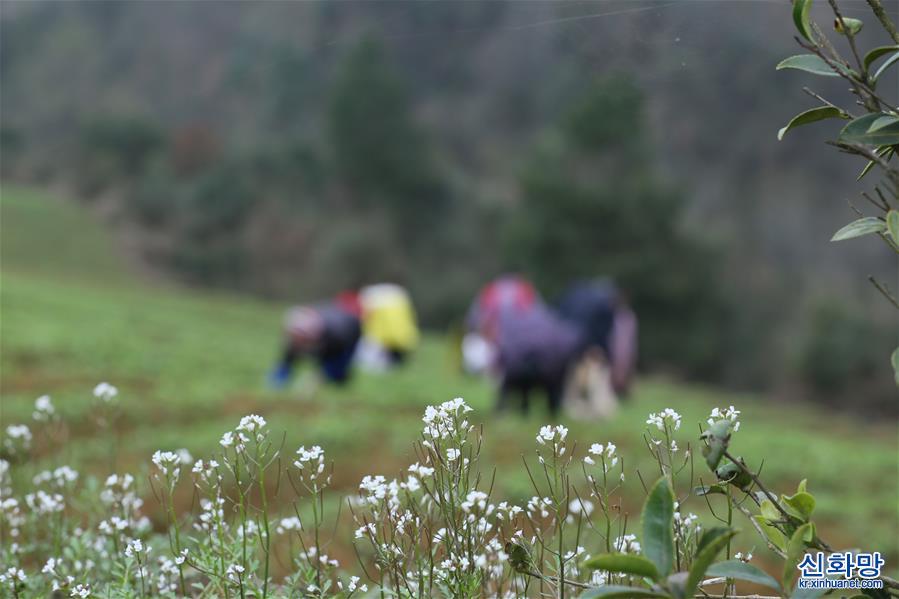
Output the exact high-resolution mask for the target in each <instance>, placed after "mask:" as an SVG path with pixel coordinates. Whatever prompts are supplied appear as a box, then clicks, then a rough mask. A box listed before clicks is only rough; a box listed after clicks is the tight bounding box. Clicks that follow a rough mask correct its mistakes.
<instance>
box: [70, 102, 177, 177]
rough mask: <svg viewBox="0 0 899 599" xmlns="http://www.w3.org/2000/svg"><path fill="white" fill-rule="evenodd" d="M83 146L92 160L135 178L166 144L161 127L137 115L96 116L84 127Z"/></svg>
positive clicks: (120, 173) (118, 173) (119, 173)
mask: <svg viewBox="0 0 899 599" xmlns="http://www.w3.org/2000/svg"><path fill="white" fill-rule="evenodd" d="M82 145H83V147H84V149H85V151H86V152H88V153H89V154H92V155H93V157H94V158H95V160H98V161H102V162H105V163H108V164H111V165H112V166H113V167H114V168H115V170H116V171H117V173H116V174H117V175H119V176H121V175H124V176H126V177H134V176H136V175H138V174H139V173H140V171H141V169H142V168H143V167H144V166H145V165H146V164H147V162H148V160H149V159H150V158H152V156H153V155H154V154H155V153H156V152H158V151H160V150H161V149H162V147H163V146H164V145H165V136H164V134H163V132H162V129H161V128H160V127H159V126H158V125H156V124H155V123H153V122H152V121H150V120H148V119H144V118H142V117H137V116H109V117H97V118H94V119H93V120H91V121H90V122H89V123H88V124H87V125H86V126H85V128H84V131H83V135H82Z"/></svg>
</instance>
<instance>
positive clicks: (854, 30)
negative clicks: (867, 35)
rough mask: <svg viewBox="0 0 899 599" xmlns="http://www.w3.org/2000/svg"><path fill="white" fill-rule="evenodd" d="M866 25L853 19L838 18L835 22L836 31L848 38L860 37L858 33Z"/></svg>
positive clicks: (859, 20)
mask: <svg viewBox="0 0 899 599" xmlns="http://www.w3.org/2000/svg"><path fill="white" fill-rule="evenodd" d="M864 25H865V24H864V23H863V22H862V20H861V19H853V18H851V17H842V19H839V18H837V19H834V20H833V29H834V31H836V32H837V33H842V34H843V35H848V36H854V35H858V32H859V31H861V30H862V27H864Z"/></svg>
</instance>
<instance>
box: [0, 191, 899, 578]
mask: <svg viewBox="0 0 899 599" xmlns="http://www.w3.org/2000/svg"><path fill="white" fill-rule="evenodd" d="M0 224H2V229H0V235H2V237H0V240H2V245H0V250H2V265H0V266H2V268H0V285H2V290H0V303H2V312H0V318H2V321H0V327H2V328H0V350H2V358H0V396H2V422H3V426H4V427H5V426H7V425H9V424H13V423H17V422H25V421H28V420H29V419H30V415H31V411H32V406H33V402H34V399H35V398H36V397H38V396H39V395H42V394H50V395H51V396H52V398H53V400H54V403H55V404H56V405H57V408H58V409H59V410H60V411H61V412H62V413H64V414H65V417H66V419H67V420H69V421H70V422H72V423H73V424H72V427H71V433H70V434H71V437H70V439H69V441H68V443H66V445H65V447H64V448H63V449H62V450H61V452H59V453H56V454H47V453H44V454H42V455H40V456H38V458H37V460H38V461H37V463H34V464H30V465H28V467H29V468H38V467H40V466H43V465H49V464H59V463H69V464H71V465H72V466H74V467H76V468H79V469H81V470H82V471H87V472H91V473H94V474H96V475H105V474H106V473H107V472H108V470H109V468H110V464H109V461H110V458H109V456H110V450H111V448H112V447H115V448H116V457H115V461H116V464H115V467H116V468H117V469H118V470H119V471H124V470H129V471H132V472H135V473H139V472H145V471H146V468H147V464H149V458H150V455H151V453H152V452H153V451H154V450H156V449H176V448H181V447H185V448H187V449H188V450H190V452H191V453H192V454H193V455H194V456H195V457H205V456H206V455H208V454H209V453H210V452H212V451H214V450H215V449H216V448H217V441H218V439H219V437H220V436H221V434H222V432H224V431H225V430H230V429H232V428H233V427H234V426H235V425H236V424H237V422H238V420H239V419H240V417H241V416H243V415H245V414H248V413H259V414H262V415H264V416H265V417H266V418H267V419H268V421H269V423H270V425H271V427H272V429H273V430H274V431H284V433H285V434H286V449H287V450H288V451H289V452H291V453H292V451H293V450H292V449H291V448H295V447H296V446H298V445H300V444H306V445H309V444H319V445H321V446H323V447H324V448H325V450H326V452H327V454H328V456H329V458H330V459H332V460H333V461H334V463H335V471H336V479H335V480H336V487H337V489H338V490H339V491H344V492H347V493H349V492H352V490H353V489H354V488H355V487H356V485H357V484H358V482H359V479H360V478H361V477H362V476H363V475H364V474H369V473H372V474H374V473H380V474H385V475H388V476H390V475H396V474H398V473H399V471H400V470H401V469H403V467H404V465H406V464H408V463H410V461H411V447H410V446H411V442H412V441H413V440H414V439H415V438H416V436H417V434H418V431H419V430H420V424H421V420H420V419H421V413H422V411H423V409H424V407H425V406H426V405H428V404H434V403H438V402H441V401H444V400H446V399H450V398H452V397H455V396H463V397H465V398H466V400H467V401H468V402H469V403H470V404H471V405H472V406H473V407H474V408H475V409H476V412H475V416H476V418H475V420H476V421H483V422H484V424H485V443H486V444H485V456H486V463H487V464H491V465H495V466H496V467H497V484H496V493H497V495H500V496H505V497H509V498H513V499H521V498H523V497H529V496H530V495H532V493H531V491H530V488H529V484H528V479H527V477H526V475H525V473H524V470H523V468H522V467H521V457H520V456H521V454H522V453H528V452H530V451H531V449H532V448H533V440H534V434H535V432H536V430H537V429H538V428H539V426H540V425H541V424H543V423H544V420H545V415H544V414H542V413H540V410H534V411H533V413H532V415H531V417H530V418H529V419H521V418H518V417H513V416H505V417H503V418H497V417H494V416H493V415H492V413H491V410H490V408H491V403H492V391H491V388H490V387H489V385H488V384H487V383H485V382H482V381H479V380H474V379H471V378H466V377H463V376H461V375H460V374H458V373H457V372H456V369H455V368H454V367H453V360H452V358H451V352H450V351H449V348H448V346H447V344H446V342H445V341H444V340H443V338H441V337H439V336H436V335H434V336H430V337H428V338H427V339H426V341H425V343H424V345H423V347H422V348H421V350H420V351H419V352H418V354H417V355H416V356H415V357H414V359H413V360H412V361H411V362H410V363H409V364H408V366H407V367H405V368H404V369H402V370H400V371H397V372H394V373H389V374H384V375H362V376H359V377H357V379H356V380H355V381H354V382H353V383H352V384H351V385H350V386H349V387H348V388H345V389H334V388H319V389H312V388H310V387H306V386H304V383H303V382H302V381H300V382H298V384H297V385H295V386H294V387H293V388H292V389H290V390H288V391H283V392H273V391H270V390H267V389H266V387H265V384H264V380H265V375H266V372H267V371H268V369H269V368H270V367H271V366H272V364H273V361H274V359H275V357H276V354H277V351H278V345H279V342H280V320H281V313H282V310H283V308H284V306H282V305H276V304H271V303H263V302H260V301H256V300H252V299H246V298H238V297H230V296H226V295H221V294H212V293H208V292H199V291H195V290H187V289H182V288H176V287H160V286H158V285H157V286H155V287H154V286H151V285H150V284H149V283H146V282H142V281H141V280H140V279H139V278H138V277H137V276H135V275H134V274H132V273H131V272H129V269H128V267H127V265H126V263H125V260H123V259H120V256H119V254H118V252H117V251H116V248H115V244H114V243H113V241H112V240H111V238H110V236H109V235H108V233H107V232H105V231H104V229H103V228H102V227H100V226H98V224H97V223H96V222H94V221H93V220H92V219H91V218H89V217H88V215H87V214H86V213H85V212H84V211H83V210H82V209H81V208H80V207H79V206H78V205H76V204H75V203H71V202H64V201H62V200H59V199H57V198H52V197H49V196H47V195H45V194H43V193H40V192H36V191H33V190H26V189H18V188H15V187H12V186H4V188H3V190H2V194H0ZM101 380H108V381H109V382H111V383H113V384H114V385H116V386H118V387H119V389H120V393H121V395H120V397H121V406H122V416H121V419H120V420H119V422H118V425H117V435H116V438H114V439H110V438H109V436H103V435H97V434H96V431H95V429H94V428H93V427H92V426H91V425H90V423H89V422H88V419H87V416H88V412H89V409H90V406H91V404H92V397H91V389H92V388H93V386H94V384H96V383H97V382H99V381H101ZM304 380H307V381H308V380H309V379H308V378H305V379H304ZM730 404H734V405H736V406H737V407H739V408H740V409H741V410H743V417H742V420H743V426H742V428H741V429H740V432H739V433H738V434H737V436H736V437H735V441H734V445H733V450H734V451H735V452H736V453H738V454H740V455H742V456H744V457H745V458H746V460H747V461H748V462H749V463H750V464H751V465H758V464H759V463H760V462H761V461H762V460H764V469H763V477H764V478H765V479H766V480H769V481H771V482H772V483H773V486H774V487H775V489H777V490H778V491H783V492H788V491H789V492H792V490H793V489H794V488H795V486H796V484H797V483H798V482H799V480H800V479H801V478H804V477H807V478H808V479H809V489H810V490H811V491H813V492H814V493H815V495H816V497H817V498H818V508H817V509H818V512H817V514H818V517H817V519H818V520H819V522H820V525H819V526H820V528H819V531H820V532H821V534H822V536H824V537H826V538H827V539H828V540H830V542H831V544H833V545H837V546H840V547H860V548H863V549H869V550H874V549H879V550H881V551H883V552H885V553H886V554H887V557H888V565H889V569H890V570H894V571H895V569H896V565H897V560H899V547H897V539H899V519H897V507H899V506H897V474H899V455H897V454H899V452H897V427H896V423H895V422H884V423H871V422H865V423H863V422H856V421H852V420H848V419H847V418H846V417H844V416H840V415H837V414H834V413H830V412H827V411H826V410H824V409H823V408H819V407H816V406H814V405H809V404H787V403H782V402H774V401H771V400H766V399H765V398H762V397H757V396H752V395H733V394H729V393H725V392H720V391H716V390H714V389H707V388H699V387H693V386H687V385H682V384H676V383H672V382H667V381H664V380H656V379H643V380H641V381H640V382H639V384H638V386H637V389H636V392H635V394H634V395H633V397H632V398H631V399H630V400H629V401H628V402H627V403H626V404H625V405H624V406H623V408H622V410H621V411H620V413H619V415H618V417H617V418H616V419H615V420H614V421H612V422H603V423H579V422H570V423H566V424H567V425H569V426H570V428H571V436H572V437H573V438H575V439H578V440H580V441H581V442H582V443H588V444H589V443H591V442H598V441H607V440H610V441H613V442H615V443H616V444H617V445H618V447H619V450H620V452H621V453H622V455H623V456H624V457H625V459H626V460H627V462H628V464H629V466H628V469H629V470H630V469H632V468H634V467H636V468H638V469H643V471H647V470H648V469H649V467H650V464H651V460H650V458H649V456H648V453H647V451H646V449H645V448H644V447H642V443H643V441H642V437H641V432H642V430H643V428H644V422H645V420H646V415H647V414H648V413H649V412H654V411H658V410H660V409H662V408H665V407H673V408H675V409H676V410H678V411H679V412H681V413H682V414H683V415H684V421H685V423H687V426H685V427H683V428H682V429H681V431H680V433H681V437H682V439H683V443H684V444H686V442H687V441H691V440H692V439H693V438H694V437H695V436H696V435H695V432H696V431H697V429H696V428H695V425H692V423H693V422H695V421H699V420H704V419H705V417H706V415H707V414H708V413H709V411H710V410H711V408H712V407H714V406H722V407H723V406H727V405H730ZM279 434H280V433H279ZM113 443H114V445H113ZM703 468H704V466H702V465H701V464H699V463H697V472H702V471H703ZM631 490H632V492H633V493H634V495H633V496H632V497H629V498H628V501H629V503H630V505H631V506H632V507H633V508H636V507H637V506H638V505H639V501H640V500H641V494H640V492H639V485H632V486H631ZM284 494H286V491H285V493H284ZM184 500H185V507H186V506H187V505H188V503H189V500H190V498H189V496H185V498H184ZM146 501H147V505H148V506H153V505H154V504H155V500H154V498H153V497H152V495H151V494H149V492H148V493H147V498H146ZM335 501H336V497H335ZM691 501H696V502H697V503H696V505H695V506H685V508H684V509H687V510H691V511H696V512H697V513H698V512H700V511H701V510H702V508H703V507H704V506H703V505H702V504H703V503H704V502H703V501H702V500H701V499H694V500H691ZM148 511H152V508H151V509H148ZM741 528H743V529H744V530H745V531H746V534H745V535H741V538H742V540H741V544H742V545H743V546H744V547H743V548H744V550H745V549H752V548H755V549H756V553H758V554H761V553H763V551H762V549H763V547H762V543H761V542H759V541H758V540H757V539H756V538H755V536H754V533H753V532H752V531H751V529H750V527H749V526H748V524H745V523H741ZM350 536H351V535H346V538H347V539H349V538H350ZM343 551H344V552H345V553H349V550H348V549H347V547H344V548H343Z"/></svg>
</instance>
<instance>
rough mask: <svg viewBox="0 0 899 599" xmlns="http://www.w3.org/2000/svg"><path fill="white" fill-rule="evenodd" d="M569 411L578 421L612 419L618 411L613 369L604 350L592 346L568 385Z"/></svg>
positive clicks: (571, 374) (567, 408)
mask: <svg viewBox="0 0 899 599" xmlns="http://www.w3.org/2000/svg"><path fill="white" fill-rule="evenodd" d="M562 401H563V405H564V407H565V412H566V413H567V414H568V415H569V416H570V417H572V418H575V419H577V420H596V419H602V420H604V419H607V418H611V417H612V416H613V415H614V414H615V412H616V411H617V410H618V396H617V394H616V393H615V389H614V388H613V387H612V372H611V368H609V364H608V362H607V361H606V359H605V357H604V356H603V354H602V352H601V351H600V350H599V349H597V348H595V347H588V348H587V349H586V350H585V351H584V353H583V355H582V357H581V359H580V360H578V361H577V363H576V364H575V365H574V367H573V369H572V371H571V372H570V374H569V376H568V380H567V381H566V384H565V395H564V398H563V400H562Z"/></svg>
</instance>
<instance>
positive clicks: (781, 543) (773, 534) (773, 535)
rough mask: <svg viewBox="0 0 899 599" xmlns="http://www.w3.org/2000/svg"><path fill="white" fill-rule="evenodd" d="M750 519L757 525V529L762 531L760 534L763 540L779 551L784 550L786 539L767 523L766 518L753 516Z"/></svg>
mask: <svg viewBox="0 0 899 599" xmlns="http://www.w3.org/2000/svg"><path fill="white" fill-rule="evenodd" d="M752 519H753V520H755V522H756V524H758V525H759V528H761V529H762V532H763V533H764V534H765V538H766V539H767V541H768V542H769V543H771V544H772V545H774V546H775V547H777V548H778V549H780V550H781V551H784V550H785V549H786V546H787V538H786V537H785V536H784V534H783V533H782V532H780V530H778V529H777V528H776V527H774V526H772V525H771V524H769V523H768V521H769V519H768V518H765V517H764V516H753V517H752Z"/></svg>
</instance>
